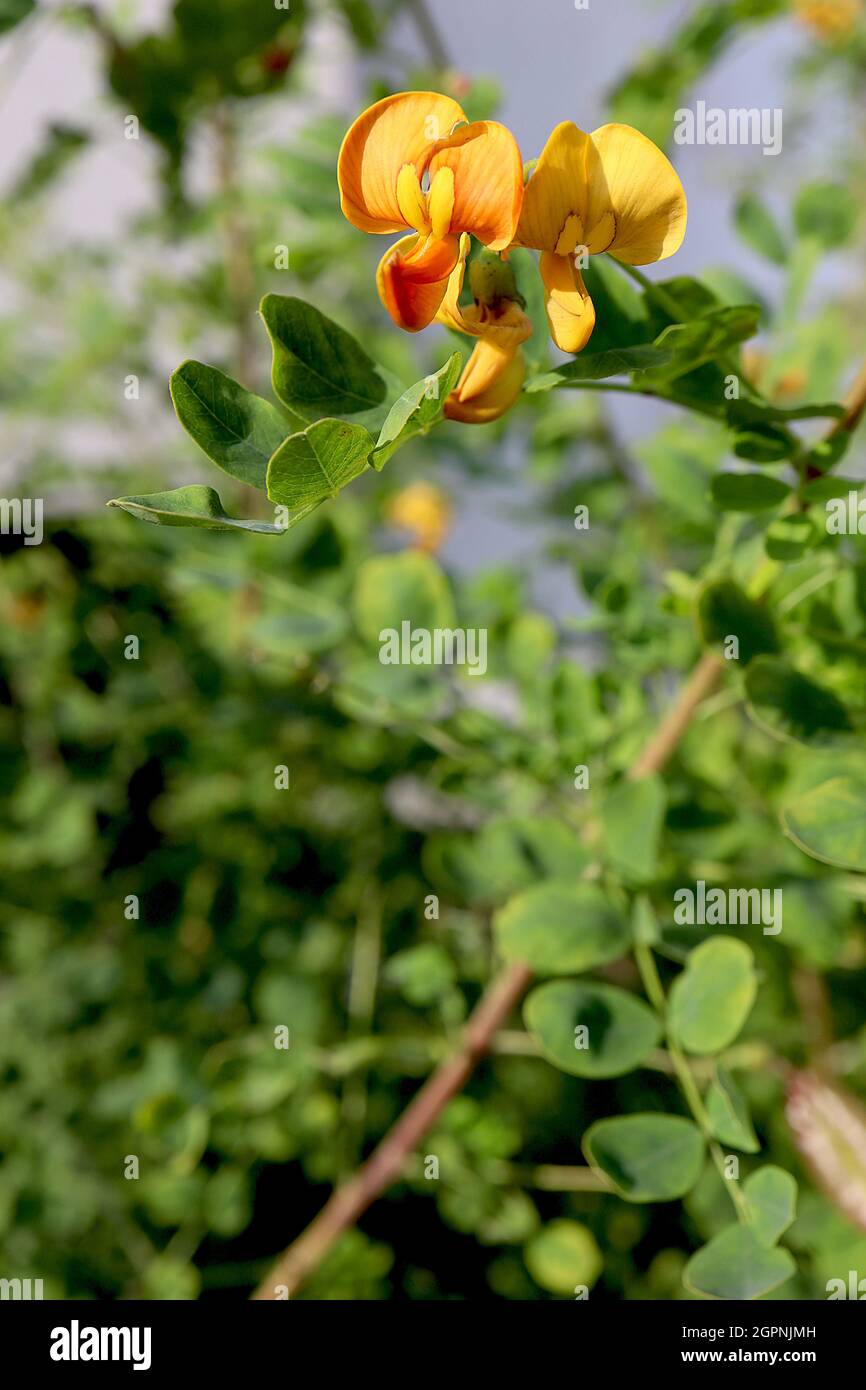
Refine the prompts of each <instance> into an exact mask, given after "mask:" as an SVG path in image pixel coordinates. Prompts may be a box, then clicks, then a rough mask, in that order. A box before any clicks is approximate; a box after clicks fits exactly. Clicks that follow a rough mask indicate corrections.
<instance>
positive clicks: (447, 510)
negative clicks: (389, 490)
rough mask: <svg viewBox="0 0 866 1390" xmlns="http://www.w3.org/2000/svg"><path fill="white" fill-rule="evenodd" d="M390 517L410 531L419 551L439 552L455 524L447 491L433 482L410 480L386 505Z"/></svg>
mask: <svg viewBox="0 0 866 1390" xmlns="http://www.w3.org/2000/svg"><path fill="white" fill-rule="evenodd" d="M385 515H386V517H387V519H388V520H389V521H390V522H392V523H393V524H394V525H395V526H399V527H400V528H401V529H402V530H404V531H408V532H409V534H410V536H411V538H412V540H411V544H412V545H413V546H414V547H415V548H416V549H418V550H426V551H428V552H429V553H430V554H435V552H436V551H437V550H439V548H440V547H441V545H442V543H443V541H444V540H445V537H446V536H447V535H448V531H449V528H450V526H451V517H452V509H451V504H450V502H449V501H448V498H447V497H446V495H445V493H444V492H442V491H441V490H440V489H439V488H438V487H434V486H433V484H432V483H424V482H418V483H410V484H409V486H408V487H404V488H403V489H402V490H401V491H400V492H398V493H397V494H396V496H395V497H392V498H391V499H390V500H389V502H388V504H387V506H386V508H385Z"/></svg>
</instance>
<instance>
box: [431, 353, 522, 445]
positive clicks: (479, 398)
mask: <svg viewBox="0 0 866 1390" xmlns="http://www.w3.org/2000/svg"><path fill="white" fill-rule="evenodd" d="M494 364H495V365H496V366H497V368H498V370H497V372H496V373H495V375H492V376H491V375H490V368H491V366H492V365H494ZM525 371H526V368H525V364H524V361H523V353H522V352H520V351H519V350H518V351H517V352H514V353H510V354H502V353H501V352H496V351H494V352H493V353H492V354H491V345H490V343H488V342H487V341H485V340H484V339H482V340H481V342H479V343H477V344H476V346H475V349H474V351H473V353H472V356H471V357H470V359H469V361H468V362H467V363H466V367H465V369H464V372H463V376H462V377H461V378H460V381H459V382H458V384H457V389H456V390H454V391H452V392H451V395H450V396H449V397H448V399H447V401H446V402H445V415H446V417H447V418H448V419H449V420H460V421H462V422H463V424H465V425H486V424H488V423H489V421H491V420H498V418H499V416H500V415H504V414H505V412H506V410H510V409H511V407H512V406H513V405H514V402H515V401H516V400H517V398H518V396H519V395H520V392H521V388H522V386H523V377H524V374H525ZM481 381H486V382H487V384H486V386H485V389H484V390H482V391H478V392H476V391H475V387H476V386H477V385H478V384H479V382H481ZM467 391H468V392H469V394H467Z"/></svg>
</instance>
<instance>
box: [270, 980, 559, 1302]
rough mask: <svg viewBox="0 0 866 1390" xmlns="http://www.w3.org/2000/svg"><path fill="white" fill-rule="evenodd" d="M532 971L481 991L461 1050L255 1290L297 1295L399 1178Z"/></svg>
mask: <svg viewBox="0 0 866 1390" xmlns="http://www.w3.org/2000/svg"><path fill="white" fill-rule="evenodd" d="M531 979H532V972H531V970H530V969H529V967H528V966H526V965H523V964H521V963H520V962H518V963H517V964H515V965H510V966H508V968H507V969H506V970H504V971H503V972H502V974H501V975H500V976H499V977H498V979H496V980H495V981H494V983H493V984H492V985H491V986H490V988H489V989H488V990H487V991H486V993H485V994H483V995H482V997H481V999H480V1000H479V1002H478V1004H477V1006H476V1008H475V1010H474V1012H473V1013H472V1015H471V1017H470V1019H469V1022H468V1024H467V1025H466V1031H465V1033H464V1035H463V1042H462V1044H461V1046H460V1049H459V1051H458V1052H456V1053H455V1054H454V1056H453V1057H450V1058H449V1059H448V1060H447V1061H446V1062H443V1063H442V1065H441V1066H440V1067H438V1068H437V1069H436V1071H434V1073H433V1075H432V1076H431V1077H430V1078H429V1079H428V1080H427V1081H425V1083H424V1085H423V1086H422V1087H421V1090H420V1091H419V1092H418V1094H417V1096H416V1097H415V1099H414V1100H413V1101H412V1103H411V1105H410V1106H409V1108H408V1109H407V1110H404V1112H403V1114H402V1115H401V1116H400V1119H399V1120H398V1121H397V1123H396V1124H395V1125H394V1127H393V1128H392V1129H391V1130H389V1131H388V1133H387V1134H386V1135H385V1138H384V1139H383V1140H382V1142H381V1144H379V1146H378V1147H377V1148H376V1149H374V1151H373V1153H372V1154H371V1155H370V1157H369V1158H368V1159H367V1162H366V1163H365V1164H364V1165H363V1166H362V1167H361V1168H359V1169H358V1171H357V1173H356V1174H355V1176H354V1177H353V1178H350V1179H349V1181H348V1182H346V1183H344V1184H343V1186H342V1187H338V1188H337V1190H336V1191H335V1192H334V1194H333V1196H332V1197H331V1198H330V1200H329V1201H327V1202H326V1203H325V1205H324V1207H323V1208H322V1210H321V1211H320V1212H319V1214H318V1216H317V1217H315V1218H314V1220H313V1221H312V1222H311V1224H310V1225H309V1226H308V1227H307V1229H306V1231H304V1233H303V1235H301V1236H300V1237H299V1238H298V1239H297V1240H296V1241H295V1242H294V1244H293V1245H290V1246H289V1248H288V1250H286V1252H285V1253H284V1254H283V1255H281V1256H280V1258H279V1259H278V1260H277V1262H276V1264H275V1265H274V1266H273V1267H272V1268H271V1270H270V1271H269V1272H268V1274H267V1275H266V1276H265V1278H264V1279H263V1280H262V1282H261V1284H260V1285H259V1287H258V1288H257V1289H256V1291H255V1293H254V1294H253V1298H255V1299H274V1298H276V1297H277V1289H278V1288H280V1287H284V1288H286V1289H287V1290H288V1293H289V1295H290V1296H291V1294H293V1293H294V1292H295V1291H296V1290H297V1289H298V1288H299V1287H300V1285H301V1284H302V1283H303V1281H304V1280H305V1279H306V1278H307V1276H308V1275H309V1274H311V1273H312V1271H313V1270H314V1269H315V1268H316V1266H317V1265H318V1264H319V1263H320V1261H321V1260H322V1259H323V1258H324V1256H325V1255H326V1254H327V1253H328V1251H329V1250H330V1248H331V1246H332V1245H333V1244H334V1241H335V1240H337V1238H338V1237H339V1236H341V1235H342V1234H343V1232H344V1231H346V1230H348V1229H349V1227H351V1226H354V1225H355V1222H356V1221H358V1219H359V1218H360V1217H361V1216H362V1215H363V1214H364V1212H365V1211H366V1210H367V1208H368V1207H369V1206H370V1204H371V1203H372V1202H374V1201H375V1200H376V1198H377V1197H378V1196H379V1194H380V1193H381V1192H383V1191H384V1189H385V1188H386V1187H389V1186H390V1185H391V1183H392V1182H393V1181H394V1179H395V1178H397V1177H398V1176H399V1175H400V1173H401V1172H402V1170H403V1167H404V1165H405V1162H406V1158H407V1156H408V1155H409V1153H411V1151H412V1150H413V1149H414V1148H415V1146H416V1145H417V1144H418V1143H419V1142H420V1140H421V1139H423V1137H424V1135H425V1134H426V1133H427V1131H428V1130H429V1129H431V1128H432V1126H433V1125H434V1124H435V1123H436V1121H437V1120H438V1118H439V1116H440V1115H441V1113H442V1111H443V1110H444V1109H445V1106H446V1105H447V1104H448V1102H449V1100H451V1098H452V1097H453V1096H455V1095H457V1094H458V1092H459V1091H461V1090H462V1089H463V1087H464V1086H465V1084H466V1082H467V1081H468V1080H469V1077H470V1076H471V1075H472V1072H473V1071H474V1069H475V1065H476V1063H477V1062H478V1061H479V1060H480V1059H481V1058H482V1057H483V1056H484V1054H485V1052H486V1051H487V1050H488V1048H489V1046H490V1040H491V1038H492V1037H493V1035H494V1034H495V1033H496V1032H497V1030H498V1029H499V1028H500V1026H501V1025H502V1024H503V1023H504V1022H505V1020H506V1019H507V1018H508V1015H509V1014H510V1013H511V1010H512V1009H513V1008H514V1006H515V1005H516V1004H517V1003H518V1001H519V1000H520V999H521V998H522V997H523V995H524V993H525V992H526V990H527V988H528V986H529V982H530V980H531Z"/></svg>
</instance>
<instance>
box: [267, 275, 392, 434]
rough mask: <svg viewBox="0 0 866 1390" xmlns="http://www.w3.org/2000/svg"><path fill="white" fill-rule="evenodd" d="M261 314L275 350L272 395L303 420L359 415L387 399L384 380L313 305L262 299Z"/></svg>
mask: <svg viewBox="0 0 866 1390" xmlns="http://www.w3.org/2000/svg"><path fill="white" fill-rule="evenodd" d="M260 313H261V316H262V318H263V319H264V321H265V326H266V328H267V330H268V334H269V336H270V339H271V346H272V348H273V367H272V379H273V383H274V390H275V391H276V393H277V395H278V396H279V398H280V400H281V401H282V402H283V404H284V405H287V406H288V407H289V409H290V410H294V411H296V412H297V413H298V415H301V416H303V417H304V419H308V420H309V419H318V418H319V417H320V416H323V415H357V414H358V413H359V412H360V411H367V410H373V409H374V408H375V407H376V406H378V405H381V403H382V402H383V401H384V399H385V391H386V385H385V379H384V377H383V376H382V375H381V373H380V372H379V370H378V369H377V367H376V364H375V363H374V362H373V360H372V359H371V358H370V357H368V356H367V354H366V352H365V351H364V349H363V348H362V347H361V345H360V343H358V342H356V340H355V339H354V338H353V337H352V335H351V333H347V332H346V330H345V329H344V328H341V327H340V326H339V324H336V323H334V322H333V320H332V319H329V318H326V317H325V315H324V314H322V313H320V312H319V310H318V309H314V308H313V306H312V304H307V303H305V302H304V300H303V299H294V298H291V297H289V296H285V295H279V294H266V295H265V297H264V299H263V300H262V303H261V309H260Z"/></svg>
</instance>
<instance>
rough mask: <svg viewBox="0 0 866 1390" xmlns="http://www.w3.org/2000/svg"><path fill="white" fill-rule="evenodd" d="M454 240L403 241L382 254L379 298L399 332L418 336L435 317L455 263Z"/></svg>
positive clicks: (457, 248) (456, 245) (413, 238)
mask: <svg viewBox="0 0 866 1390" xmlns="http://www.w3.org/2000/svg"><path fill="white" fill-rule="evenodd" d="M459 251H460V243H459V241H458V238H457V237H453V236H449V237H444V238H443V239H442V240H439V241H437V240H436V239H435V238H432V237H421V236H408V237H403V238H402V239H401V240H400V241H398V242H396V244H395V245H394V246H390V247H389V248H388V250H387V251H386V252H385V254H384V256H383V257H382V259H381V261H380V262H379V268H378V270H377V271H376V286H377V288H378V290H379V298H380V299H381V300H382V303H383V304H384V305H385V308H386V309H387V310H388V313H389V314H390V315H391V318H392V319H393V320H394V322H395V323H396V325H397V327H398V328H404V329H405V330H406V331H407V332H408V333H417V332H418V331H419V330H420V329H422V328H426V327H427V325H428V324H429V323H432V322H433V320H434V318H435V317H436V314H437V311H438V309H439V306H440V305H441V303H442V299H443V297H444V295H445V291H446V290H447V288H448V281H449V276H450V275H451V272H452V271H453V269H454V266H455V264H456V262H457V259H458V256H459Z"/></svg>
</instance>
